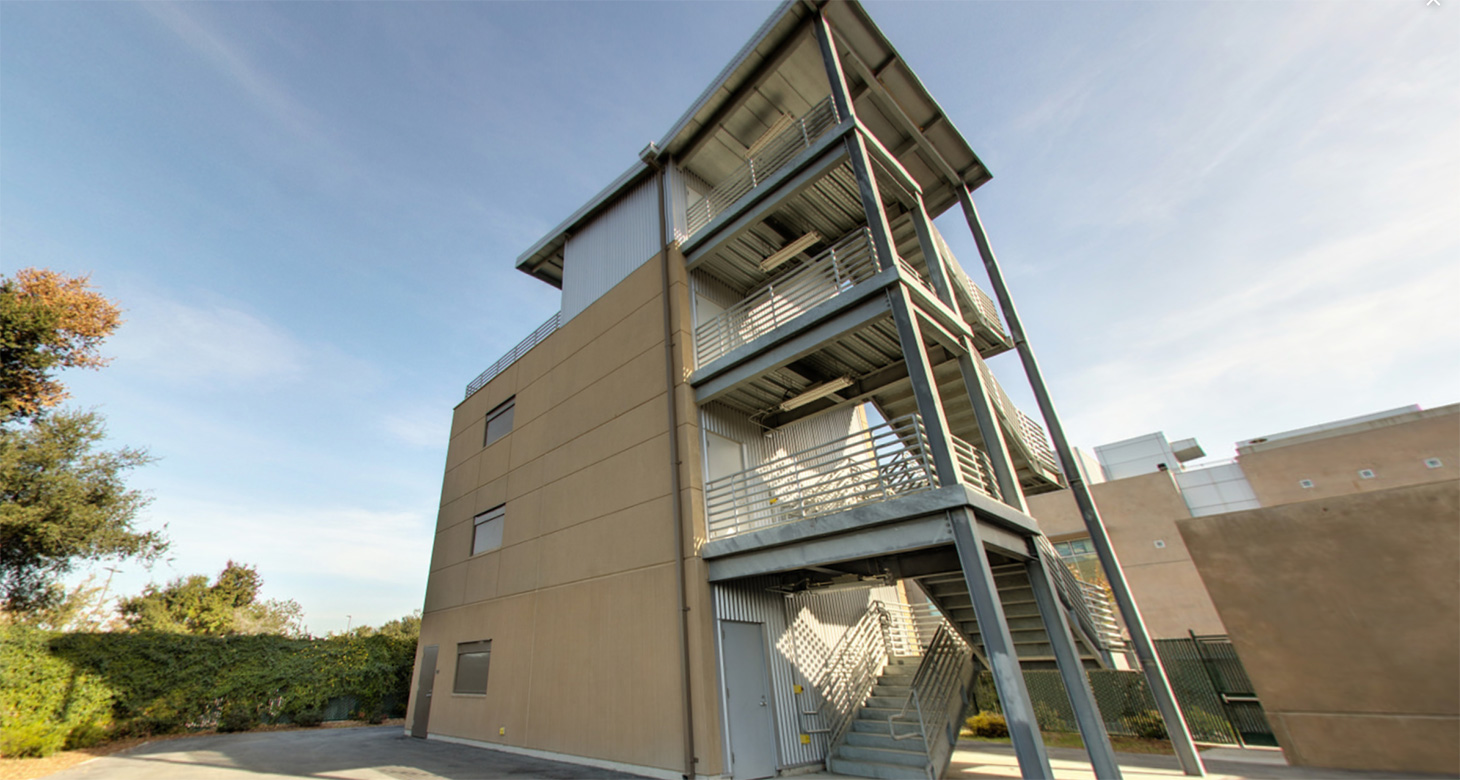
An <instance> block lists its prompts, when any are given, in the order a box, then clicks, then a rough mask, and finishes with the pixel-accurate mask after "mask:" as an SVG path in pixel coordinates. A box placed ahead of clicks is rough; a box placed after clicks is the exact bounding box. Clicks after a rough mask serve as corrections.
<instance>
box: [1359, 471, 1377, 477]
mask: <svg viewBox="0 0 1460 780" xmlns="http://www.w3.org/2000/svg"><path fill="white" fill-rule="evenodd" d="M1373 478H1374V470H1373V469H1359V479H1373Z"/></svg>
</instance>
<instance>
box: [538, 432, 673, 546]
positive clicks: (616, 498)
mask: <svg viewBox="0 0 1460 780" xmlns="http://www.w3.org/2000/svg"><path fill="white" fill-rule="evenodd" d="M668 464H669V438H668V437H667V436H660V437H658V438H655V439H650V440H649V441H646V442H644V443H642V444H640V445H638V446H636V447H633V448H632V449H628V450H625V451H623V452H621V453H618V454H617V455H613V456H610V457H609V458H607V459H605V460H601V461H599V462H597V463H595V464H593V465H592V466H589V467H588V468H586V469H582V470H581V471H576V472H574V473H572V474H569V475H568V476H566V477H564V478H562V479H560V480H557V481H556V482H553V483H551V484H549V485H546V486H545V487H546V489H545V490H544V491H543V502H542V530H543V532H544V533H551V532H552V531H556V530H558V529H560V528H562V527H564V526H566V525H568V524H571V523H577V522H582V521H584V520H587V519H590V518H594V517H599V516H602V515H606V514H608V513H610V512H617V511H618V510H620V509H627V508H628V507H631V506H634V505H635V504H642V503H644V502H645V501H649V500H650V499H654V498H658V497H660V496H663V495H666V494H667V493H669V469H668Z"/></svg>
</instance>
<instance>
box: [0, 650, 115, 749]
mask: <svg viewBox="0 0 1460 780" xmlns="http://www.w3.org/2000/svg"><path fill="white" fill-rule="evenodd" d="M57 636H60V635H59V634H57V633H55V632H51V631H42V630H40V629H36V628H32V627H30V626H25V625H10V626H4V627H0V717H3V722H4V726H3V728H0V736H3V740H0V753H3V754H4V755H7V756H48V755H50V754H52V753H54V752H56V751H57V750H60V749H61V748H63V747H65V746H66V745H67V743H68V741H71V740H72V737H71V735H72V734H73V733H76V739H80V740H82V741H85V740H86V739H88V738H90V736H91V733H92V731H95V730H104V729H106V728H107V727H108V726H110V725H111V722H112V716H111V710H112V701H113V691H112V689H111V688H110V687H109V686H108V685H107V684H106V683H105V682H104V681H103V678H102V677H101V676H100V675H97V674H94V673H92V672H90V671H89V670H85V669H77V668H76V667H75V666H74V665H73V664H70V663H67V662H66V661H64V660H62V659H60V658H56V657H55V656H54V655H52V653H51V650H50V644H51V642H52V640H54V639H55V638H56V637H57ZM86 725H90V726H93V727H94V729H93V730H92V731H88V730H82V731H81V732H79V733H77V730H78V729H79V728H81V727H82V726H86ZM93 744H94V743H93Z"/></svg>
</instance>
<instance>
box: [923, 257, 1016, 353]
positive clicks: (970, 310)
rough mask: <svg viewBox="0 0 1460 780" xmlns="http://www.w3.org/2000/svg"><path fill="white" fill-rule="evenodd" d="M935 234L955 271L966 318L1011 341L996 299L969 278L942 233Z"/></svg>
mask: <svg viewBox="0 0 1460 780" xmlns="http://www.w3.org/2000/svg"><path fill="white" fill-rule="evenodd" d="M935 236H936V240H937V242H938V251H939V252H942V253H943V258H944V259H945V260H947V261H948V267H949V268H950V269H952V271H953V277H954V279H955V280H956V281H955V282H954V285H953V294H954V295H957V296H958V297H959V299H960V301H959V302H960V303H961V304H962V305H963V314H964V319H965V320H967V321H968V324H970V325H973V326H975V327H979V326H982V327H983V328H984V329H985V330H987V331H988V332H990V333H991V334H993V335H994V337H995V340H996V341H1000V342H1003V343H1005V344H1008V343H1010V342H1009V334H1008V333H1007V332H1006V331H1005V330H1004V325H1003V323H1002V322H1001V321H1000V320H999V310H998V307H997V306H995V305H994V300H993V299H992V298H990V297H989V295H988V293H986V292H984V291H983V288H981V287H979V286H978V284H976V283H975V282H974V281H973V280H972V279H970V278H969V276H968V272H966V271H964V270H963V265H962V264H960V263H959V262H958V258H956V257H954V256H953V250H951V249H949V248H948V243H947V242H946V241H944V240H943V236H942V234H941V233H936V232H935Z"/></svg>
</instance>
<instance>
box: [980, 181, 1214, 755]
mask: <svg viewBox="0 0 1460 780" xmlns="http://www.w3.org/2000/svg"><path fill="white" fill-rule="evenodd" d="M958 200H959V202H960V203H961V204H962V205H963V216H964V219H966V220H967V221H968V229H969V230H970V231H972V233H973V240H974V243H976V244H977V245H978V253H979V256H980V257H982V258H983V264H984V268H985V269H987V270H988V274H989V284H990V285H991V286H992V287H993V288H994V295H995V296H996V297H997V298H998V300H999V307H1000V308H1001V309H1003V312H1004V321H1005V322H1007V323H1008V325H1009V335H1010V337H1011V338H1012V339H1013V341H1014V348H1015V349H1017V350H1018V351H1019V359H1020V360H1021V361H1022V362H1023V364H1024V374H1025V375H1026V376H1027V377H1028V378H1029V387H1030V389H1031V390H1033V391H1034V399H1035V400H1036V401H1037V402H1038V403H1039V411H1040V414H1041V415H1043V417H1044V425H1045V428H1046V429H1047V430H1048V431H1049V437H1050V439H1051V440H1053V442H1054V448H1055V452H1057V453H1058V454H1059V459H1060V465H1061V467H1062V468H1063V469H1064V472H1065V479H1066V480H1067V481H1068V482H1069V486H1070V493H1071V494H1072V495H1073V496H1074V499H1075V504H1076V505H1077V506H1078V507H1079V508H1080V516H1081V518H1083V519H1084V521H1085V529H1086V530H1087V531H1089V533H1090V544H1091V546H1093V547H1094V548H1095V554H1096V555H1097V556H1098V557H1099V558H1100V566H1101V568H1103V569H1104V570H1105V577H1106V579H1107V580H1108V581H1109V582H1110V591H1111V594H1112V595H1114V596H1115V603H1116V604H1117V605H1118V606H1119V607H1120V614H1121V617H1123V618H1124V619H1125V626H1126V629H1127V630H1128V631H1130V636H1131V645H1132V648H1133V649H1134V650H1135V652H1136V657H1137V658H1138V659H1140V662H1141V670H1142V671H1143V672H1145V675H1146V682H1147V683H1148V684H1149V685H1150V687H1151V695H1152V697H1153V698H1154V699H1155V700H1156V709H1157V710H1158V711H1160V713H1161V720H1162V721H1164V722H1165V724H1166V733H1167V734H1168V735H1169V736H1170V737H1171V744H1172V747H1173V748H1175V750H1176V758H1177V760H1178V761H1180V762H1181V769H1182V771H1184V772H1185V773H1186V774H1188V775H1192V776H1196V777H1205V776H1206V769H1205V768H1203V766H1202V762H1201V756H1200V755H1198V754H1197V752H1196V746H1195V745H1194V744H1193V743H1192V740H1191V731H1190V730H1188V729H1187V727H1186V719H1185V718H1183V717H1182V716H1181V708H1180V707H1178V706H1177V704H1176V695H1175V694H1174V693H1173V692H1172V691H1171V683H1170V681H1168V680H1167V679H1166V670H1165V668H1164V667H1162V666H1161V659H1160V657H1159V656H1157V655H1156V647H1155V645H1154V644H1153V643H1152V642H1151V637H1150V635H1149V634H1147V633H1146V623H1145V621H1144V620H1143V619H1142V618H1141V611H1140V609H1139V608H1137V607H1136V601H1135V597H1134V596H1132V595H1131V592H1130V585H1129V584H1127V583H1126V580H1125V571H1124V570H1123V569H1121V567H1120V560H1119V558H1117V557H1116V555H1115V548H1114V547H1113V546H1112V545H1111V544H1110V535H1109V534H1108V533H1106V531H1105V523H1104V521H1102V520H1101V519H1100V512H1099V510H1098V509H1096V507H1095V499H1094V498H1092V497H1091V496H1090V488H1089V487H1088V486H1087V485H1086V484H1085V480H1084V479H1083V478H1082V477H1081V476H1080V469H1079V465H1078V464H1077V463H1076V462H1075V457H1074V453H1072V452H1071V450H1070V444H1069V441H1068V440H1066V439H1065V431H1064V427H1063V426H1061V425H1060V420H1059V415H1058V414H1057V413H1056V412H1055V409H1054V402H1053V401H1052V400H1051V399H1050V397H1049V389H1048V388H1047V387H1046V386H1045V384H1044V375H1043V374H1042V373H1041V372H1040V370H1039V362H1038V361H1037V360H1035V358H1034V350H1033V348H1032V347H1030V345H1029V340H1028V339H1027V338H1025V336H1024V327H1023V325H1021V324H1020V321H1019V312H1018V310H1017V309H1015V308H1014V299H1013V298H1011V297H1010V296H1009V288H1008V287H1007V286H1006V285H1005V284H1004V274H1003V272H1002V271H1000V269H999V261H998V258H996V257H995V256H994V251H993V249H992V248H991V247H990V246H989V239H988V234H987V233H985V232H984V228H983V222H982V221H981V220H980V219H979V217H978V209H977V208H976V207H975V206H974V205H973V196H972V195H971V194H970V193H969V191H968V188H967V187H959V188H958Z"/></svg>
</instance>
